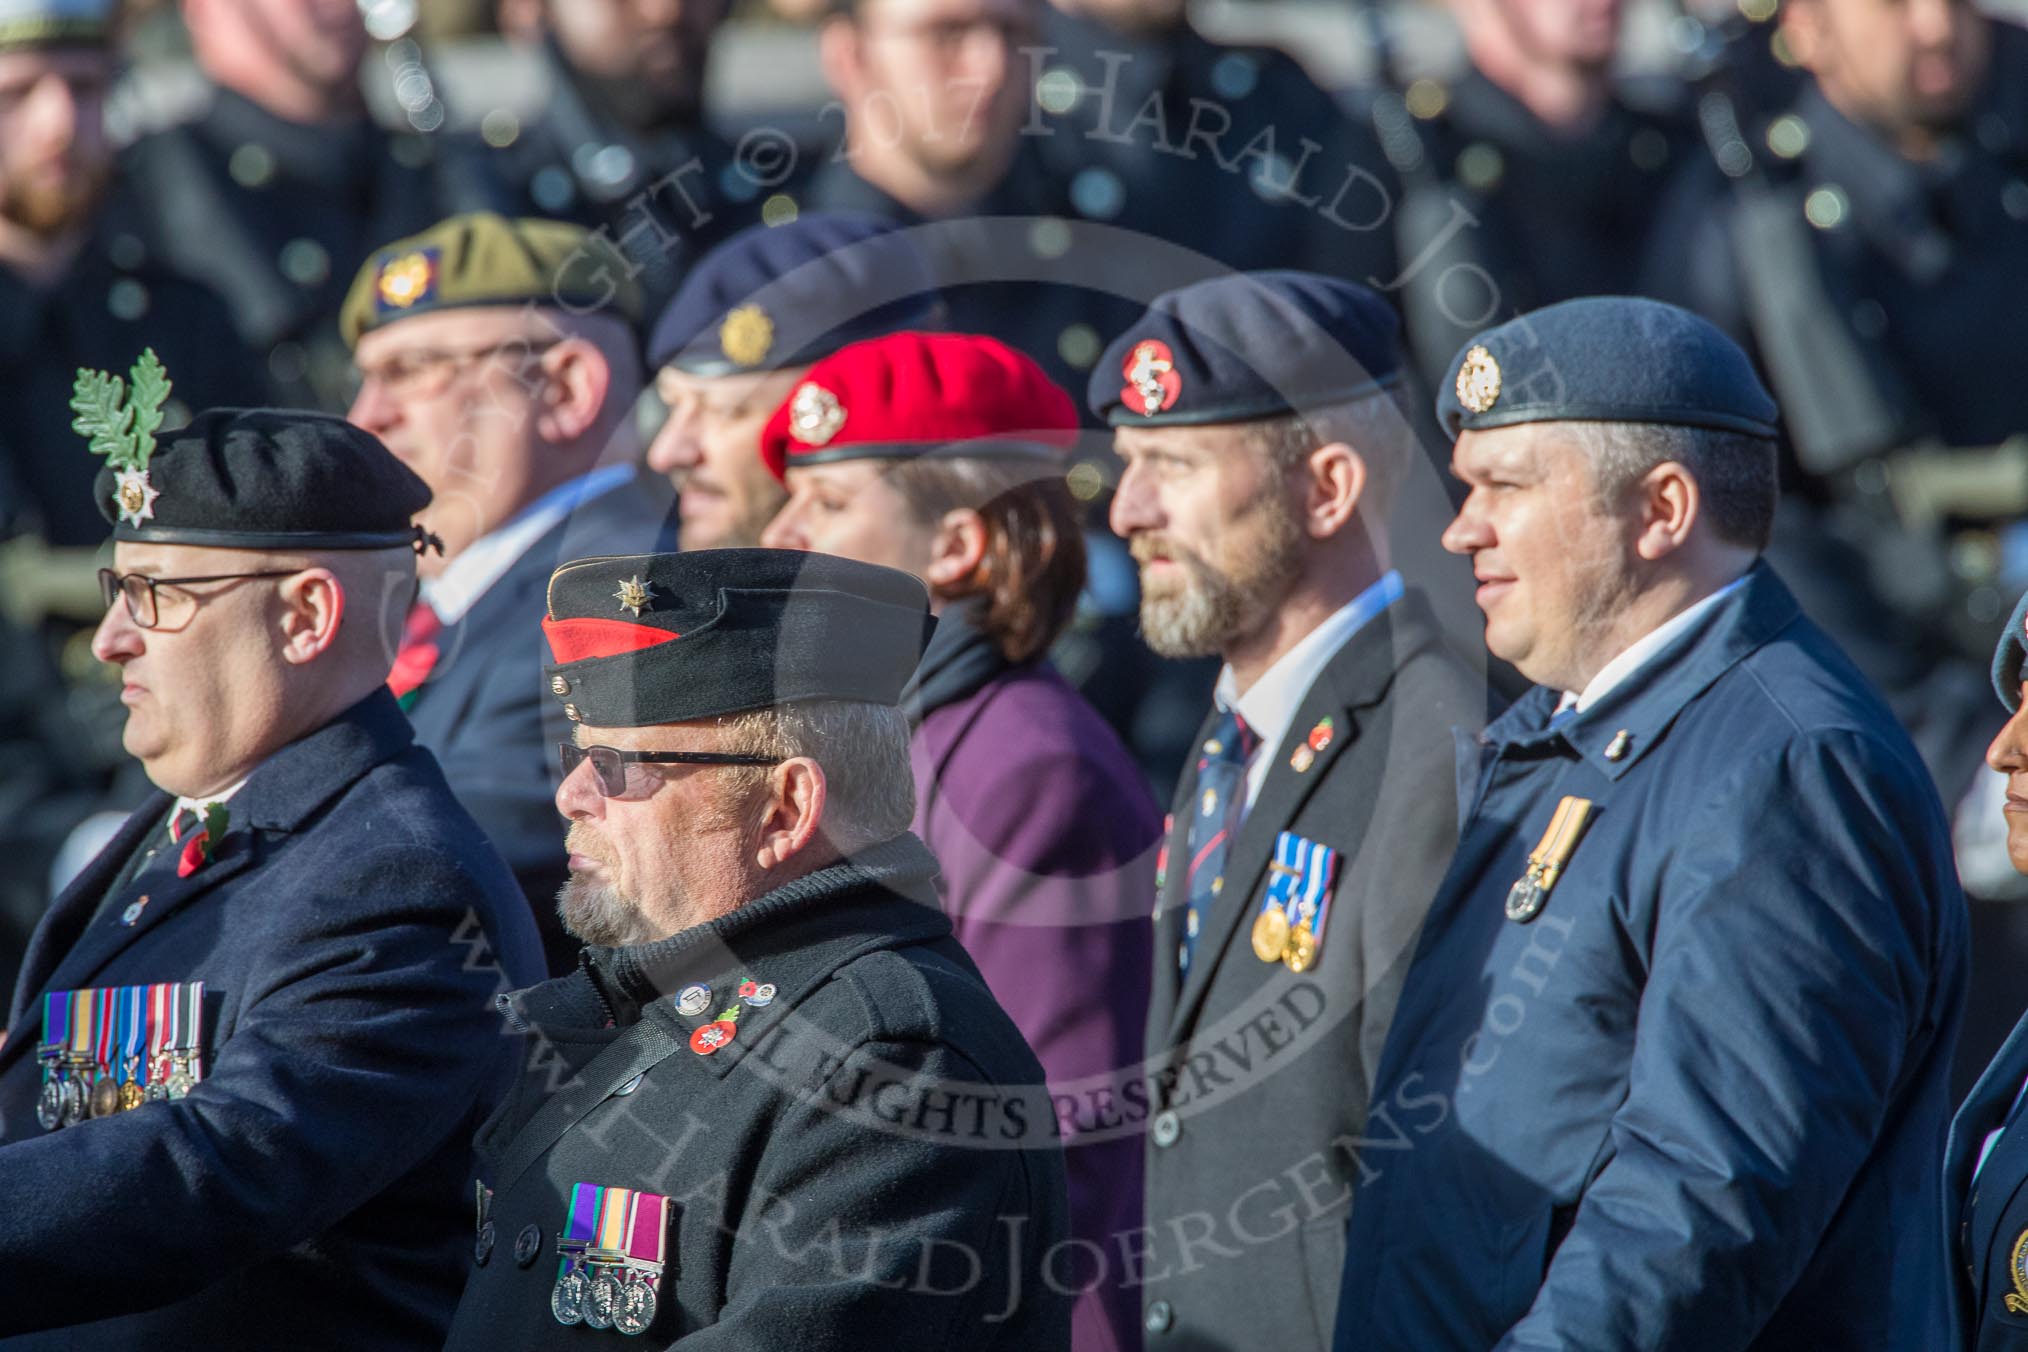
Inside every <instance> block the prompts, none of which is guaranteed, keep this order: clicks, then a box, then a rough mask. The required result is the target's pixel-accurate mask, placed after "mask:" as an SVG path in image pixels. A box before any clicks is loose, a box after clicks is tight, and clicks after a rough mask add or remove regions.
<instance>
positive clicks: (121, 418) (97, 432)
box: [70, 347, 169, 526]
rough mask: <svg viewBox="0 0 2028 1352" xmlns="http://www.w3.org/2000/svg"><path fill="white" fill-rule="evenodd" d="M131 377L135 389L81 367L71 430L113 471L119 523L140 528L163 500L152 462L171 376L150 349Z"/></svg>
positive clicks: (73, 396)
mask: <svg viewBox="0 0 2028 1352" xmlns="http://www.w3.org/2000/svg"><path fill="white" fill-rule="evenodd" d="M128 377H129V380H130V381H131V382H132V383H131V385H129V383H128V381H123V380H121V379H120V378H119V377H118V376H116V375H112V374H110V373H109V372H105V371H94V370H92V369H91V368H89V367H80V368H79V369H78V373H77V383H76V384H75V385H73V386H72V387H71V396H70V407H71V411H72V412H73V413H75V414H77V417H76V418H74V419H72V420H71V424H70V425H71V427H72V428H73V429H75V430H76V431H77V432H78V434H79V435H81V436H84V437H87V438H89V439H90V444H91V451H92V454H94V455H103V456H104V457H105V458H106V464H107V465H108V466H109V467H110V468H111V469H112V471H113V497H114V499H115V501H116V503H117V505H118V507H119V509H120V520H122V521H130V522H132V523H133V524H134V525H136V526H139V525H140V524H141V523H142V522H144V521H146V520H148V519H149V518H150V517H152V516H154V515H155V499H157V498H159V497H161V496H162V493H161V490H159V489H157V488H156V487H155V486H154V485H152V484H150V483H149V482H148V457H149V456H151V455H153V454H154V453H155V432H156V430H157V429H158V428H160V427H161V426H162V405H163V404H164V403H166V402H167V401H168V398H169V373H168V372H167V371H165V370H163V369H162V363H161V362H160V361H158V360H157V359H156V357H155V349H154V348H152V347H151V348H147V349H144V350H143V351H142V353H141V356H140V359H139V360H137V361H136V362H135V363H134V365H133V368H132V370H130V371H129V372H128Z"/></svg>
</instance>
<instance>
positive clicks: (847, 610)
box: [542, 549, 936, 728]
mask: <svg viewBox="0 0 2028 1352" xmlns="http://www.w3.org/2000/svg"><path fill="white" fill-rule="evenodd" d="M935 628H936V621H935V620H933V619H932V618H930V612H929V592H928V591H927V590H926V589H925V588H924V587H923V584H922V582H921V581H920V580H919V579H917V578H916V577H914V576H913V575H911V574H908V573H904V572H901V571H900V570H898V569H894V568H882V567H879V566H878V565H875V564H870V563H858V562H855V561H853V560H851V559H840V558H833V557H831V556H830V555H827V554H811V553H804V552H803V551H800V550H791V549H701V550H696V551H693V552H691V553H685V554H636V555H614V556H608V557H601V558H593V559H579V560H577V561H576V562H574V563H566V564H564V565H563V566H562V567H561V568H558V569H557V570H556V571H555V572H554V573H552V574H550V578H549V608H548V613H547V615H545V616H544V618H543V621H542V632H543V634H544V636H545V637H546V638H547V639H548V640H549V650H550V654H551V655H552V656H553V657H554V658H555V659H556V661H555V662H554V663H552V664H551V665H549V666H546V667H544V668H543V674H544V675H545V676H546V677H547V678H548V681H549V693H550V694H551V695H553V696H554V697H555V698H556V700H557V702H558V703H560V704H561V705H562V706H563V712H564V716H565V717H567V718H568V719H570V721H571V722H573V723H589V724H591V725H592V726H594V727H601V728H639V727H651V726H653V725H655V724H658V723H685V722H690V721H692V720H695V719H702V718H716V717H719V716H721V715H725V714H737V713H746V712H749V711H752V710H756V709H769V708H774V707H777V706H779V705H783V704H790V703H795V702H797V701H802V700H849V701H858V702H862V703H868V704H889V705H892V704H899V703H900V701H901V692H902V690H903V688H904V687H905V686H906V685H907V684H908V681H909V677H910V676H912V675H913V674H914V672H915V668H916V665H917V663H918V662H920V661H921V659H922V654H923V649H924V648H925V647H927V646H928V644H929V637H930V634H931V633H932V632H934V631H935Z"/></svg>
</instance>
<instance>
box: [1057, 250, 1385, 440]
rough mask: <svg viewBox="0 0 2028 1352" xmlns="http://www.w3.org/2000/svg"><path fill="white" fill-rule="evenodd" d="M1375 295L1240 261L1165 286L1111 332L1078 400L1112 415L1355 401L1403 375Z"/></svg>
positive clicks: (1256, 412)
mask: <svg viewBox="0 0 2028 1352" xmlns="http://www.w3.org/2000/svg"><path fill="white" fill-rule="evenodd" d="M1400 340H1401V324H1400V321H1399V320H1397V319H1396V317H1395V314H1394V310H1393V308H1392V307H1391V306H1389V305H1388V303H1387V302H1386V301H1384V300H1382V299H1381V298H1380V296H1379V295H1378V294H1377V293H1376V292H1374V291H1371V290H1369V289H1368V288H1366V287H1363V286H1360V285H1358V284H1356V283H1353V282H1344V281H1339V280H1338V279H1336V278H1333V277H1321V276H1318V275H1317V274H1315V273H1309V272H1239V273H1232V274H1229V275H1227V276H1224V277H1215V278H1212V279H1211V280H1209V281H1204V282H1198V283H1196V284H1195V285H1193V286H1186V287H1181V288H1179V289H1177V290H1175V291H1169V292H1165V293H1163V294H1162V295H1160V296H1157V297H1156V298H1155V301H1154V303H1153V304H1152V305H1150V306H1149V307H1148V311H1147V313H1146V314H1144V315H1142V316H1141V318H1140V319H1139V320H1138V321H1136V322H1135V323H1134V324H1133V325H1131V326H1130V327H1129V328H1128V329H1127V331H1126V332H1125V333H1122V334H1121V335H1120V336H1119V337H1117V338H1115V339H1113V341H1112V343H1111V345H1110V346H1108V347H1107V348H1106V350H1105V354H1104V355H1103V356H1101V357H1100V358H1099V360H1098V365H1097V366H1095V367H1094V368H1093V369H1092V375H1091V382H1090V384H1089V385H1088V386H1087V387H1086V392H1085V402H1086V404H1087V405H1088V406H1089V407H1090V409H1091V411H1092V413H1093V414H1095V415H1096V416H1097V417H1099V418H1101V419H1103V420H1104V421H1106V422H1108V423H1110V424H1111V425H1113V426H1114V427H1122V426H1133V427H1188V426H1195V425H1199V424H1203V423H1226V422H1251V421H1253V420H1255V419H1260V418H1274V417H1280V416H1282V415H1284V414H1288V413H1299V412H1301V411H1303V410H1304V409H1311V408H1324V407H1329V406H1331V405H1334V404H1346V403H1352V402H1354V401H1356V400H1360V399H1364V398H1367V397H1369V396H1371V395H1374V394H1378V393H1380V392H1381V391H1383V390H1386V389H1389V388H1391V387H1393V386H1394V385H1395V384H1397V383H1398V382H1399V381H1400V379H1401V341H1400Z"/></svg>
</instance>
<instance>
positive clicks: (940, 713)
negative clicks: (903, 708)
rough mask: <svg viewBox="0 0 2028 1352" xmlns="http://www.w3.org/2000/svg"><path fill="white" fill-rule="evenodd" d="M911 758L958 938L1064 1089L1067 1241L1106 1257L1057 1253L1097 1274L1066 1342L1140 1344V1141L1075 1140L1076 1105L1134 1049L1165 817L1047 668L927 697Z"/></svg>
mask: <svg viewBox="0 0 2028 1352" xmlns="http://www.w3.org/2000/svg"><path fill="white" fill-rule="evenodd" d="M947 622H948V621H947ZM911 754H912V757H913V760H914V763H915V778H916V793H917V803H916V818H915V830H916V833H917V834H918V835H920V836H921V837H922V838H923V840H924V841H926V842H928V844H929V847H930V849H931V850H932V851H933V852H934V853H935V854H936V857H937V859H938V861H939V862H940V863H941V864H942V866H943V896H944V904H945V906H946V908H947V909H948V910H949V911H950V915H951V920H952V924H953V926H954V927H955V929H956V931H957V936H958V939H959V940H960V941H961V942H962V943H963V944H964V946H965V948H966V950H967V951H968V952H969V953H970V954H971V956H972V960H973V961H974V962H976V963H977V964H978V965H979V970H980V971H981V972H982V973H983V974H984V975H985V978H986V983H987V985H988V986H989V987H991V989H992V991H993V994H994V995H995V996H996V997H997V998H998V999H999V1001H1000V1003H1001V1004H1002V1005H1004V1006H1005V1007H1006V1009H1007V1012H1008V1013H1009V1014H1011V1015H1012V1016H1013V1018H1014V1023H1015V1025H1016V1026H1017V1027H1019V1028H1020V1030H1021V1032H1022V1034H1023V1035H1024V1036H1026V1037H1027V1039H1028V1042H1029V1045H1030V1046H1032V1047H1033V1048H1034V1049H1035V1055H1036V1057H1037V1059H1038V1060H1040V1061H1041V1062H1042V1066H1043V1069H1044V1070H1045V1071H1046V1072H1047V1074H1048V1076H1049V1084H1050V1089H1051V1091H1052V1093H1054V1094H1055V1095H1056V1096H1057V1104H1058V1114H1057V1115H1058V1119H1059V1121H1060V1122H1061V1123H1062V1126H1063V1130H1064V1133H1065V1145H1066V1146H1067V1147H1068V1148H1067V1149H1066V1151H1065V1157H1066V1160H1067V1163H1068V1166H1069V1177H1070V1209H1071V1233H1072V1236H1073V1238H1074V1240H1081V1241H1086V1242H1088V1243H1089V1244H1095V1245H1097V1246H1098V1249H1099V1251H1101V1252H1103V1253H1104V1254H1105V1255H1106V1258H1105V1260H1104V1261H1103V1262H1102V1263H1098V1262H1094V1260H1093V1259H1092V1257H1091V1254H1092V1250H1090V1249H1087V1248H1084V1247H1083V1246H1081V1245H1077V1244H1073V1245H1071V1246H1068V1248H1067V1249H1066V1251H1065V1252H1064V1253H1062V1254H1061V1255H1059V1256H1058V1259H1057V1261H1055V1262H1054V1263H1053V1264H1052V1265H1051V1266H1052V1269H1053V1271H1054V1273H1055V1280H1057V1281H1059V1282H1061V1283H1063V1284H1064V1285H1066V1286H1072V1285H1075V1286H1079V1287H1082V1286H1084V1285H1085V1284H1087V1283H1090V1284H1091V1289H1090V1290H1088V1291H1086V1292H1085V1293H1084V1294H1083V1295H1081V1296H1080V1297H1079V1299H1078V1301H1077V1305H1076V1307H1075V1310H1074V1312H1073V1324H1072V1346H1073V1348H1074V1349H1076V1352H1115V1349H1127V1350H1131V1349H1137V1348H1139V1347H1140V1345H1141V1329H1140V1317H1139V1305H1140V1302H1139V1292H1138V1291H1136V1290H1134V1289H1132V1288H1130V1287H1127V1286H1125V1285H1123V1284H1122V1282H1121V1280H1120V1271H1121V1266H1122V1265H1121V1261H1120V1258H1119V1252H1120V1247H1121V1245H1122V1243H1123V1242H1127V1241H1126V1239H1125V1238H1124V1237H1128V1236H1130V1235H1131V1233H1132V1232H1133V1231H1135V1230H1136V1229H1137V1228H1138V1227H1139V1226H1140V1225H1141V1168H1142V1158H1141V1157H1142V1151H1143V1146H1142V1141H1141V1139H1140V1137H1139V1135H1138V1134H1136V1133H1132V1132H1114V1133H1105V1134H1103V1135H1102V1136H1101V1138H1099V1139H1094V1140H1086V1141H1084V1142H1082V1143H1080V1142H1079V1140H1078V1137H1079V1136H1080V1135H1081V1134H1088V1133H1081V1132H1080V1131H1079V1129H1078V1126H1077V1122H1078V1119H1079V1118H1080V1116H1083V1117H1085V1118H1087V1119H1088V1118H1089V1114H1088V1113H1087V1114H1080V1113H1079V1112H1078V1110H1077V1107H1076V1105H1077V1104H1079V1103H1085V1102H1089V1101H1091V1099H1092V1098H1093V1097H1094V1095H1109V1092H1110V1090H1109V1086H1111V1085H1112V1084H1113V1083H1114V1082H1115V1081H1116V1080H1122V1079H1125V1078H1130V1077H1131V1076H1132V1074H1133V1069H1132V1068H1133V1067H1135V1066H1136V1065H1138V1063H1139V1062H1140V1060H1141V1057H1142V1055H1143V1052H1144V1047H1143V1026H1144V1024H1145V1021H1146V1018H1147V1010H1148V993H1149V979H1150V970H1151V969H1150V963H1151V957H1150V954H1151V951H1152V950H1151V942H1152V937H1153V935H1152V927H1151V922H1150V920H1149V916H1150V914H1151V913H1152V911H1153V909H1154V901H1155V855H1156V851H1157V849H1158V848H1159V847H1160V844H1161V835H1162V819H1161V813H1160V811H1159V810H1158V809H1157V807H1156V805H1155V800H1154V797H1153V795H1152V794H1150V792H1149V790H1148V787H1147V784H1146V783H1145V782H1144V781H1143V780H1142V778H1141V774H1140V771H1139V769H1138V768H1137V767H1136V766H1135V764H1134V761H1133V758H1132V757H1131V756H1130V755H1129V754H1128V752H1127V750H1126V748H1125V747H1124V746H1122V745H1121V743H1120V740H1119V738H1118V737H1117V736H1116V735H1115V734H1114V733H1113V730H1112V728H1111V727H1110V726H1109V725H1108V724H1107V723H1106V722H1105V720H1104V719H1103V718H1101V717H1100V716H1099V714H1098V713H1097V711H1096V710H1094V709H1093V708H1092V707H1091V706H1090V705H1089V704H1087V703H1085V701H1084V699H1083V697H1082V696H1080V695H1079V694H1078V693H1077V692H1076V691H1075V690H1073V689H1072V688H1071V686H1070V685H1069V683H1068V682H1066V681H1065V680H1064V679H1063V678H1062V677H1061V676H1059V675H1057V674H1056V672H1055V671H1054V670H1053V669H1052V668H1050V667H1049V666H1047V665H1046V664H1042V663H1031V664H1029V665H1026V666H1020V667H1013V668H1009V669H1006V670H1002V671H1001V672H1000V673H999V674H997V675H995V676H993V677H992V678H991V679H990V680H988V681H986V682H985V684H983V685H982V686H980V687H979V688H977V689H976V690H973V691H972V692H970V693H968V694H964V695H961V696H959V697H958V698H956V699H953V700H951V701H950V702H949V703H947V704H943V705H941V706H939V707H935V708H932V709H931V710H930V711H929V712H928V713H927V714H925V715H924V717H923V720H922V723H921V726H920V728H919V729H918V730H917V733H916V737H915V743H914V746H913V748H912V751H911ZM1100 1277H1103V1278H1104V1280H1102V1281H1099V1280H1095V1279H1096V1278H1100Z"/></svg>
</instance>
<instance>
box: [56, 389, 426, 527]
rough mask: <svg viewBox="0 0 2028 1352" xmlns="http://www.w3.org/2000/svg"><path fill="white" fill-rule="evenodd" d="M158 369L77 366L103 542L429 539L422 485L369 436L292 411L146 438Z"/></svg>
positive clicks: (79, 426) (156, 402)
mask: <svg viewBox="0 0 2028 1352" xmlns="http://www.w3.org/2000/svg"><path fill="white" fill-rule="evenodd" d="M169 384H170V382H169V377H168V373H167V372H165V371H164V370H163V369H162V365H161V363H160V362H158V361H156V359H155V354H154V352H152V351H148V352H143V353H142V354H141V357H140V360H138V361H136V362H135V363H134V366H133V368H132V370H131V371H129V373H128V375H127V378H126V379H122V378H121V377H119V376H116V375H111V374H109V373H107V372H104V371H93V370H81V371H79V372H78V376H77V384H76V386H75V388H74V390H73V392H72V397H71V410H72V412H73V413H75V414H76V417H75V419H74V420H73V421H72V424H71V425H72V426H73V427H74V428H76V430H77V431H78V433H79V434H80V435H82V436H84V437H85V438H87V440H88V443H89V445H90V449H91V451H92V452H93V453H94V454H97V455H103V456H105V457H106V463H105V466H104V467H103V468H101V469H100V470H99V474H98V479H97V481H96V482H95V484H94V485H93V492H92V496H93V499H94V500H95V501H96V502H97V503H98V507H99V511H100V513H101V514H103V515H104V517H105V518H106V520H107V521H109V522H111V523H112V524H113V539H115V540H118V541H125V542H128V543H133V544H176V545H207V546H215V547H218V548H223V549H280V550H295V549H302V550H329V549H391V548H393V547H395V546H397V545H405V544H414V545H416V546H417V547H418V548H420V547H421V543H422V542H423V541H424V540H426V539H428V538H429V537H428V536H426V535H425V533H424V532H423V531H422V528H421V527H419V526H416V525H414V524H412V520H411V519H412V518H413V517H415V516H416V515H417V514H418V513H420V512H421V511H422V510H423V509H424V508H426V507H428V506H429V503H430V490H429V487H428V485H426V484H424V483H423V481H422V480H421V479H419V478H417V477H416V475H415V473H414V472H413V471H412V470H410V469H409V468H408V466H406V465H404V464H402V463H401V461H400V460H398V459H396V458H395V455H394V453H393V452H392V451H390V450H388V449H387V447H386V446H385V445H383V444H382V443H381V440H380V438H378V437H376V436H374V435H373V434H372V433H371V432H367V431H364V430H362V429H360V428H358V427H354V426H353V425H352V424H351V423H349V422H346V421H345V420H344V419H343V418H338V417H333V416H332V415H330V414H326V413H308V412H303V411H300V410H296V409H272V408H214V409H208V410H206V411H205V412H203V413H200V414H198V415H197V416H196V417H194V418H192V419H191V420H190V421H189V423H188V424H186V425H185V426H183V427H180V428H177V429H176V430H175V431H172V432H167V433H163V434H162V435H161V436H159V437H158V436H157V435H156V434H157V432H158V430H159V429H160V426H161V422H162V406H163V404H164V402H165V401H166V400H167V399H168V396H169Z"/></svg>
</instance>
